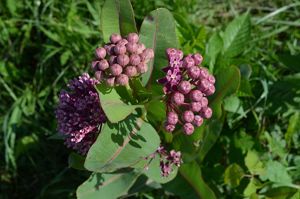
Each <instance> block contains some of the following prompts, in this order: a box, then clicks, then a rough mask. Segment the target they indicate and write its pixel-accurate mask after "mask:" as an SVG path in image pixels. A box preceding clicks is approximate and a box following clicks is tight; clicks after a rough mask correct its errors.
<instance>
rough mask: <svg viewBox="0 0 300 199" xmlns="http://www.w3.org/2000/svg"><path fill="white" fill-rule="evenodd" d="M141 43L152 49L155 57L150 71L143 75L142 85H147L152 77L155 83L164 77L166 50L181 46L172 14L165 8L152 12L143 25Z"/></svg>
mask: <svg viewBox="0 0 300 199" xmlns="http://www.w3.org/2000/svg"><path fill="white" fill-rule="evenodd" d="M140 41H141V42H143V43H144V44H145V45H146V47H147V48H152V49H153V50H154V55H155V57H154V60H152V61H151V62H150V63H149V64H148V71H147V72H146V73H145V74H143V75H142V83H143V85H146V84H147V83H148V81H149V80H150V77H151V79H152V82H155V81H156V80H157V79H158V78H161V77H162V76H164V74H163V72H162V71H161V69H162V68H163V67H165V66H166V65H167V59H166V56H165V50H166V49H167V48H172V47H174V48H178V46H179V44H178V40H177V36H176V32H175V23H174V19H173V16H172V14H171V13H170V12H169V11H168V10H167V9H165V8H159V9H157V10H154V11H152V12H151V13H150V14H149V15H148V16H147V17H146V18H145V19H144V21H143V23H142V26H141V30H140ZM154 66H155V67H154Z"/></svg>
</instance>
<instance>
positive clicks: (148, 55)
mask: <svg viewBox="0 0 300 199" xmlns="http://www.w3.org/2000/svg"><path fill="white" fill-rule="evenodd" d="M140 57H141V60H142V61H143V62H145V63H148V62H149V61H150V60H151V59H152V58H153V57H154V51H153V50H152V49H151V48H146V49H145V50H144V51H143V53H142V54H140Z"/></svg>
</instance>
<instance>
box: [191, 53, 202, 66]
mask: <svg viewBox="0 0 300 199" xmlns="http://www.w3.org/2000/svg"><path fill="white" fill-rule="evenodd" d="M193 59H194V62H195V65H196V66H198V65H199V64H201V63H202V61H203V57H202V56H201V55H200V54H199V53H196V54H194V55H193Z"/></svg>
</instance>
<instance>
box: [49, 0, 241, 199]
mask: <svg viewBox="0 0 300 199" xmlns="http://www.w3.org/2000/svg"><path fill="white" fill-rule="evenodd" d="M116 10H118V12H114V11H116ZM113 13H117V15H116V16H115V15H114V14H113ZM102 32H103V40H104V42H105V43H101V44H99V45H98V47H97V48H96V49H95V50H94V59H92V60H90V66H91V67H90V70H88V71H86V72H85V73H83V74H81V75H80V76H78V77H74V78H73V79H72V80H70V81H69V82H68V84H67V85H66V87H65V88H63V89H62V90H61V92H60V93H59V102H58V105H57V107H56V111H55V115H56V118H57V123H58V131H59V134H60V135H61V136H62V137H63V139H64V144H65V145H66V147H68V148H70V149H71V150H72V151H73V152H72V153H71V154H70V156H69V165H70V167H73V168H75V169H79V170H86V171H90V172H91V175H90V177H89V179H87V181H86V182H84V183H83V184H82V185H80V186H79V187H78V189H77V197H78V198H117V197H120V196H122V195H126V194H128V193H130V191H131V190H132V189H133V187H134V185H135V183H139V181H140V180H143V179H146V181H145V182H147V183H148V184H147V183H146V184H147V185H149V186H150V185H151V184H152V185H153V183H156V184H158V185H159V186H162V187H163V188H164V184H166V183H168V182H170V181H172V180H174V178H176V177H177V176H178V175H179V173H180V175H182V176H187V177H188V176H189V175H196V176H199V179H201V173H200V172H201V171H200V170H199V168H198V163H199V159H200V160H201V156H204V155H205V154H206V153H207V151H208V150H209V148H210V147H211V145H212V144H213V143H214V142H215V141H211V140H205V139H204V137H209V136H210V135H209V133H210V132H209V131H207V129H209V128H211V126H214V125H217V126H218V125H219V123H220V122H221V119H220V118H221V116H220V115H221V112H222V110H221V98H222V97H224V95H223V94H219V93H218V92H220V90H218V89H221V88H222V83H223V84H224V83H226V76H228V75H227V74H224V73H223V72H221V73H220V76H225V78H224V77H223V79H222V80H221V81H220V82H219V79H218V75H217V76H215V75H214V74H213V73H214V70H213V69H212V68H211V67H210V64H207V63H209V61H207V62H206V57H205V56H204V55H203V52H199V50H197V49H192V50H191V51H190V52H187V53H185V51H184V50H183V49H181V48H180V46H179V42H178V38H177V35H176V27H175V22H174V19H173V17H172V15H171V13H170V12H169V11H168V10H166V9H157V10H154V11H152V12H151V13H150V14H149V16H147V17H146V18H145V19H144V21H143V23H142V24H141V27H140V30H139V31H137V27H136V23H135V19H134V14H133V10H132V7H131V4H130V1H125V0H124V1H106V2H105V4H104V5H103V9H102ZM207 59H208V60H210V61H212V57H208V58H207ZM226 73H229V74H230V73H233V74H235V70H234V69H231V70H229V71H226ZM235 78H239V76H238V75H237V76H236V77H235ZM224 79H225V80H224ZM224 81H225V82H224ZM218 83H219V84H218ZM220 85H221V86H220ZM233 90H234V89H233ZM206 142H207V143H206ZM211 142H212V143H211ZM200 153H201V155H200V156H199V155H197V154H200ZM199 157H200V158H199ZM202 159H203V157H202ZM191 172H192V173H191ZM207 194H208V195H209V194H210V193H207ZM211 194H212V193H211ZM200 195H201V194H200Z"/></svg>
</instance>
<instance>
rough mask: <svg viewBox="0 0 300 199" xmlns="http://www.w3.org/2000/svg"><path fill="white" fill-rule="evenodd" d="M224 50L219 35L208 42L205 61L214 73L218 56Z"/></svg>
mask: <svg viewBox="0 0 300 199" xmlns="http://www.w3.org/2000/svg"><path fill="white" fill-rule="evenodd" d="M222 48H223V41H222V38H221V37H220V35H219V34H218V33H216V32H215V33H214V34H213V35H212V36H211V37H210V39H209V41H208V44H207V48H206V56H205V58H206V59H204V62H205V63H207V64H208V65H209V70H210V71H213V69H214V65H215V63H216V59H217V57H218V54H219V53H220V52H221V50H222Z"/></svg>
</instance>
